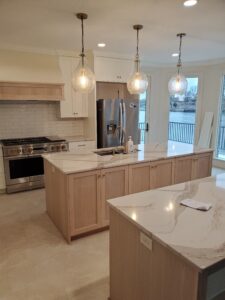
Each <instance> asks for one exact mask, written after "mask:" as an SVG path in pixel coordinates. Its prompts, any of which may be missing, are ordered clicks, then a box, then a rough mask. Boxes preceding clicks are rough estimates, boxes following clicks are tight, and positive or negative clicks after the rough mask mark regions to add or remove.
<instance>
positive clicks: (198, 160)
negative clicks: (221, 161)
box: [192, 152, 212, 179]
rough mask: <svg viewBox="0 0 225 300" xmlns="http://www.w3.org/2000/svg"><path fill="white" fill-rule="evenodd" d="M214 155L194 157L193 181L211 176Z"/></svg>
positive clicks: (197, 155) (206, 154) (205, 154)
mask: <svg viewBox="0 0 225 300" xmlns="http://www.w3.org/2000/svg"><path fill="white" fill-rule="evenodd" d="M211 171H212V153H211V152H210V153H201V154H196V155H194V157H193V166H192V179H198V178H204V177H208V176H211Z"/></svg>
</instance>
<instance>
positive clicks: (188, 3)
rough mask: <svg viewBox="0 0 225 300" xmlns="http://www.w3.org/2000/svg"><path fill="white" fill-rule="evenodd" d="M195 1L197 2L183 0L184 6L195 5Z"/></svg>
mask: <svg viewBox="0 0 225 300" xmlns="http://www.w3.org/2000/svg"><path fill="white" fill-rule="evenodd" d="M197 3H198V0H187V1H184V6H186V7H191V6H195V5H196V4H197Z"/></svg>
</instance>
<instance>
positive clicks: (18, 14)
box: [0, 0, 225, 64]
mask: <svg viewBox="0 0 225 300" xmlns="http://www.w3.org/2000/svg"><path fill="white" fill-rule="evenodd" d="M77 12H86V13H88V15H89V18H88V20H87V21H85V48H86V49H88V48H89V49H95V50H96V49H97V43H98V42H105V43H106V44H107V47H106V48H104V51H109V52H117V53H123V54H134V52H135V43H136V35H135V32H134V30H133V29H132V25H133V24H136V23H140V24H143V25H144V29H143V30H142V31H141V33H140V52H141V55H142V57H143V58H145V59H146V60H148V61H149V62H152V63H154V64H158V63H160V64H167V63H174V62H175V61H176V60H177V58H172V57H171V54H172V53H173V52H176V51H177V48H178V39H177V38H176V34H177V33H178V32H186V33H187V37H186V38H185V39H184V43H183V61H184V62H195V61H206V60H214V59H223V58H225V0H199V4H198V5H197V6H195V7H192V8H185V7H184V6H183V1H182V0H135V1H134V0H0V47H7V46H8V47H10V48H13V47H15V48H16V47H17V48H18V47H35V48H36V47H37V48H42V49H52V50H53V49H54V50H56V49H64V50H73V49H80V33H81V32H80V22H79V20H77V19H76V18H75V16H74V13H77Z"/></svg>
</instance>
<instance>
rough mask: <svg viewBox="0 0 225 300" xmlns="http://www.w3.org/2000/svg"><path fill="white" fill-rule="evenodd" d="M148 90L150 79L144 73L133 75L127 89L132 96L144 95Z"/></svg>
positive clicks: (129, 79)
mask: <svg viewBox="0 0 225 300" xmlns="http://www.w3.org/2000/svg"><path fill="white" fill-rule="evenodd" d="M147 88H148V78H147V76H146V75H145V74H144V73H142V72H138V71H137V72H135V73H133V74H132V75H131V76H130V77H129V78H128V81H127V89H128V91H129V93H130V94H142V93H144V92H145V91H146V90H147Z"/></svg>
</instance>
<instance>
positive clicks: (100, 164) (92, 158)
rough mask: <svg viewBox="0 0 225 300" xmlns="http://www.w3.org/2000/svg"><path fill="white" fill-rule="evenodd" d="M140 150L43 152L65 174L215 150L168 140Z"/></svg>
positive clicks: (141, 146)
mask: <svg viewBox="0 0 225 300" xmlns="http://www.w3.org/2000/svg"><path fill="white" fill-rule="evenodd" d="M137 147H138V149H139V150H140V151H137V152H135V153H131V154H116V155H106V156H100V155H97V154H96V153H94V151H96V150H100V149H93V150H88V149H86V150H85V149H82V150H77V151H76V152H71V151H69V152H58V153H49V154H43V157H44V158H45V159H46V160H48V161H49V162H50V163H51V164H53V165H54V166H55V167H56V168H58V169H59V170H60V171H62V172H63V173H65V174H73V173H78V172H84V171H91V170H96V169H104V168H111V167H117V166H122V165H129V164H135V163H141V162H149V161H155V160H159V159H165V158H172V157H178V156H182V155H191V154H194V153H196V154H197V153H202V152H209V151H213V150H212V149H200V148H197V147H194V146H192V145H189V144H183V143H177V142H168V144H146V145H138V146H137Z"/></svg>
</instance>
